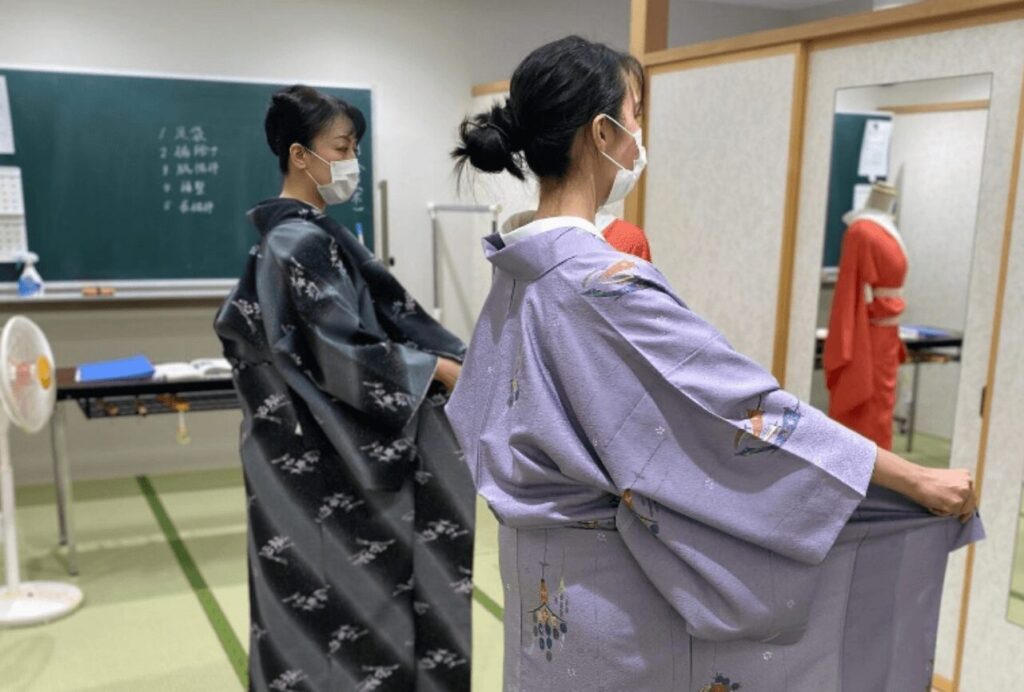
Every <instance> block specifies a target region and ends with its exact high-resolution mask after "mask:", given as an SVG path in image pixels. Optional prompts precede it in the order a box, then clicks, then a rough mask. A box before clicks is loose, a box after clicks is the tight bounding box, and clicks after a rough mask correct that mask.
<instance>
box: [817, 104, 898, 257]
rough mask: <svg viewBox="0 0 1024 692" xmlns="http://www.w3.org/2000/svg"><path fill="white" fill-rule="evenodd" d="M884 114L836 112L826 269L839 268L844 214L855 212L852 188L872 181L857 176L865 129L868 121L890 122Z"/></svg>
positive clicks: (829, 179) (826, 224)
mask: <svg viewBox="0 0 1024 692" xmlns="http://www.w3.org/2000/svg"><path fill="white" fill-rule="evenodd" d="M891 119H892V116H889V115H885V114H878V113H876V114H866V113H836V114H835V120H834V122H833V128H832V163H831V167H830V170H829V177H828V212H827V213H826V218H825V253H824V257H823V260H822V266H823V267H837V266H839V252H840V250H841V249H842V247H843V235H844V234H845V233H846V224H844V223H843V215H844V214H846V212H848V211H850V210H851V209H853V188H854V187H855V186H856V185H858V184H861V183H867V182H870V181H869V180H868V179H867V178H865V177H863V176H859V175H857V168H858V165H859V163H860V148H861V144H862V143H863V141H864V127H865V123H867V121H868V120H891Z"/></svg>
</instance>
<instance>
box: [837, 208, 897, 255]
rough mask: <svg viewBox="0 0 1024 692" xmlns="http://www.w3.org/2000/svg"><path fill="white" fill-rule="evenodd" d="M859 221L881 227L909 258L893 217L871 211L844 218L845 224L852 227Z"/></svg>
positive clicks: (850, 214) (859, 211)
mask: <svg viewBox="0 0 1024 692" xmlns="http://www.w3.org/2000/svg"><path fill="white" fill-rule="evenodd" d="M857 221H870V222H871V223H873V224H875V225H876V226H879V227H880V228H881V229H882V230H883V231H885V232H886V233H888V234H889V235H891V236H892V238H893V240H895V241H896V242H897V243H898V244H899V246H900V249H901V250H903V256H904V257H907V256H908V255H907V246H906V245H904V244H903V236H901V235H900V232H899V229H897V228H896V224H895V223H894V222H893V220H892V217H891V216H889V215H888V214H885V213H882V212H880V211H873V210H871V209H860V210H857V211H850V212H847V213H846V214H845V215H844V216H843V223H845V224H846V225H847V226H852V225H853V224H854V223H855V222H857Z"/></svg>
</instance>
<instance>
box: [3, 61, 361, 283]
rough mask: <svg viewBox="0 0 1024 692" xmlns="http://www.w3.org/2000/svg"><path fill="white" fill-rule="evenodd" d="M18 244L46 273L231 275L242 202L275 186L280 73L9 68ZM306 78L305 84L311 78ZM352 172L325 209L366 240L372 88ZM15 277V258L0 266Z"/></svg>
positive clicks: (247, 229) (241, 246)
mask: <svg viewBox="0 0 1024 692" xmlns="http://www.w3.org/2000/svg"><path fill="white" fill-rule="evenodd" d="M0 75H3V76H4V77H6V81H7V89H8V95H9V100H10V105H11V119H12V122H13V128H14V142H15V153H14V155H8V156H3V155H0V166H18V167H20V168H21V170H22V181H23V186H24V193H25V218H26V224H27V228H28V242H29V248H30V249H31V250H32V251H34V252H36V253H37V254H39V256H40V258H41V261H40V264H39V270H40V273H41V274H42V275H43V277H44V279H46V280H47V281H54V280H62V281H102V280H174V279H224V278H236V277H237V276H238V275H239V274H240V273H241V270H242V267H243V265H244V263H245V258H246V256H247V254H248V250H249V248H250V247H251V246H252V245H253V243H254V242H255V240H256V239H257V237H258V236H257V235H256V231H255V229H254V228H253V227H252V226H251V225H250V223H249V222H248V220H247V219H246V216H245V212H246V211H247V210H248V209H249V208H251V207H252V206H253V205H254V204H255V203H256V202H258V201H260V200H262V199H265V198H267V197H273V196H275V195H277V194H278V193H279V192H280V188H281V177H280V172H279V170H278V167H277V158H276V157H275V156H274V155H273V153H271V151H270V149H269V148H268V147H267V143H266V138H265V136H264V132H263V117H264V115H265V113H266V109H267V105H268V104H269V102H270V96H271V94H272V93H273V92H274V91H276V90H277V89H279V88H281V87H282V86H284V85H282V84H263V83H253V82H233V81H215V80H200V79H172V78H164V77H141V76H122V75H106V74H82V73H66V72H44V71H35V70H21V69H7V68H4V67H0ZM314 86H316V85H314ZM318 88H319V89H321V91H324V92H326V93H329V94H333V95H336V96H339V97H341V98H343V99H345V100H346V101H348V102H349V103H351V104H353V105H354V106H356V107H358V108H359V109H360V110H361V111H362V112H363V113H364V114H365V115H366V120H367V123H368V124H370V126H369V128H368V129H367V132H366V135H365V137H364V138H363V141H362V142H361V144H360V149H359V162H360V167H361V169H362V170H361V172H360V177H361V180H362V183H361V185H360V189H359V191H358V192H357V193H356V196H355V197H354V198H353V200H352V201H351V202H349V203H348V204H344V205H340V206H337V207H332V208H331V210H330V213H331V215H332V216H334V217H335V218H336V219H338V221H340V222H342V223H343V224H344V225H345V226H346V227H348V228H349V229H350V230H352V231H353V232H354V231H355V230H356V224H361V227H362V230H363V234H364V236H365V238H366V241H367V244H368V245H370V246H371V247H372V244H373V237H374V234H373V230H374V224H373V195H372V181H373V151H372V148H371V146H370V143H371V142H372V141H373V133H372V122H373V117H372V116H373V114H372V111H371V97H370V96H371V95H370V91H369V89H349V88H331V87H319V86H318ZM14 279H15V270H14V267H13V265H2V266H0V280H6V281H11V280H14Z"/></svg>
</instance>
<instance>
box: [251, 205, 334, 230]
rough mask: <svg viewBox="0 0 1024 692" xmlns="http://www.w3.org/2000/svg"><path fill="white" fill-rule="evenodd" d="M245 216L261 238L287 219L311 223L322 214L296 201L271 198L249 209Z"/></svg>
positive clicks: (314, 208)
mask: <svg viewBox="0 0 1024 692" xmlns="http://www.w3.org/2000/svg"><path fill="white" fill-rule="evenodd" d="M247 216H248V217H249V220H250V221H251V222H252V224H253V225H254V226H255V227H256V230H258V231H259V232H260V235H261V236H262V235H266V234H267V233H270V231H271V230H273V229H274V227H275V226H277V225H278V224H279V223H281V222H282V221H284V220H285V219H287V218H292V217H297V218H301V219H309V220H310V221H313V220H315V219H318V218H320V217H322V216H324V214H323V212H321V211H320V210H319V209H317V208H316V207H314V206H312V205H310V204H306V203H305V202H300V201H299V200H297V199H290V198H286V197H272V198H271V199H267V200H263V201H262V202H260V203H259V204H257V205H256V206H255V207H253V208H252V209H250V210H249V211H248V213H247Z"/></svg>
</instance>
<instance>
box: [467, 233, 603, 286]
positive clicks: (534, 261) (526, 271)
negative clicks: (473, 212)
mask: <svg viewBox="0 0 1024 692" xmlns="http://www.w3.org/2000/svg"><path fill="white" fill-rule="evenodd" d="M567 218H569V217H560V219H561V222H560V224H559V226H558V227H552V228H549V229H546V231H544V232H537V233H534V234H531V235H527V236H523V237H519V238H517V239H516V240H514V241H513V242H511V243H510V242H508V241H509V238H508V235H504V236H503V235H501V234H500V233H495V234H493V235H490V236H487V237H486V238H484V239H483V247H484V255H486V256H487V261H489V262H490V263H491V264H493V265H494V266H495V268H497V269H500V270H502V271H503V272H506V273H507V274H510V275H511V276H512V277H514V278H516V279H520V280H524V281H533V280H535V279H538V278H540V277H541V276H543V275H544V274H546V273H547V272H549V271H551V270H552V269H554V268H555V267H557V266H558V265H560V264H562V263H563V262H565V261H566V260H569V259H572V258H573V257H575V256H576V255H579V254H581V253H584V252H588V251H595V250H597V251H600V250H602V249H603V250H607V249H608V244H607V243H606V242H605V241H604V240H603V239H602V238H601V237H600V236H599V235H596V234H595V233H594V232H593V231H590V230H588V229H584V228H580V227H579V225H578V224H577V221H579V220H578V219H571V220H570V221H569V222H568V223H566V221H565V220H566V219H567ZM543 221H548V219H543ZM534 223H537V222H534ZM531 225H532V224H531ZM591 226H593V224H591Z"/></svg>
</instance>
